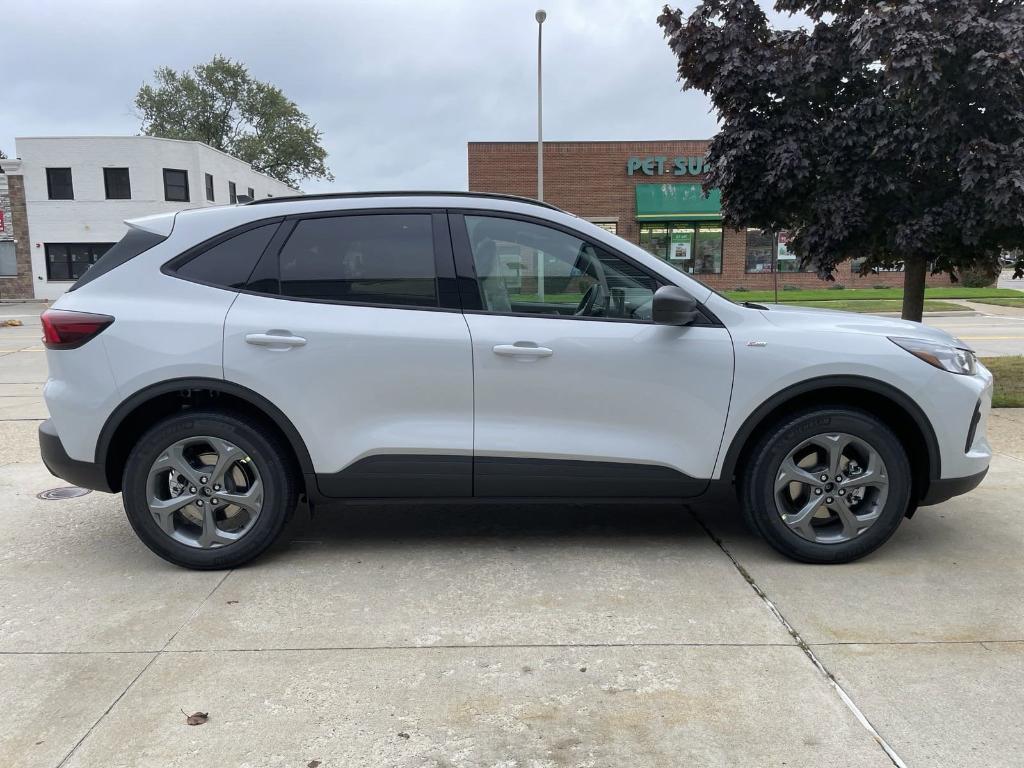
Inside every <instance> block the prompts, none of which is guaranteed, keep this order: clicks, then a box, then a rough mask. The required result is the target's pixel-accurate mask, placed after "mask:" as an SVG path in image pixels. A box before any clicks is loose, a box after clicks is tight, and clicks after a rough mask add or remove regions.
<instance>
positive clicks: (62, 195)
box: [46, 168, 75, 200]
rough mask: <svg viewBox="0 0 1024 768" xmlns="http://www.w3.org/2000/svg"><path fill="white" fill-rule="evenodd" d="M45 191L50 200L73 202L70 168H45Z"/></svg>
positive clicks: (73, 192)
mask: <svg viewBox="0 0 1024 768" xmlns="http://www.w3.org/2000/svg"><path fill="white" fill-rule="evenodd" d="M46 190H47V192H48V195H49V198H50V199H51V200H74V199H75V191H74V189H73V188H72V186H71V169H70V168H47V169H46Z"/></svg>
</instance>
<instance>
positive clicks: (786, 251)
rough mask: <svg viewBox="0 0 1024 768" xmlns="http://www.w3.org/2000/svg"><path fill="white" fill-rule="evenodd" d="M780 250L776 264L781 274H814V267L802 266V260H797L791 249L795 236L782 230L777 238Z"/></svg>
mask: <svg viewBox="0 0 1024 768" xmlns="http://www.w3.org/2000/svg"><path fill="white" fill-rule="evenodd" d="M775 240H776V243H777V248H778V255H777V256H776V264H778V266H779V272H813V271H814V267H812V266H811V265H810V264H808V265H807V266H805V267H801V266H800V259H798V258H797V256H796V254H795V253H794V252H793V249H792V248H791V245H790V244H791V243H792V241H793V236H792V235H791V234H790V233H789V232H786V231H785V230H782V231H781V232H779V234H778V235H777V236H776V238H775Z"/></svg>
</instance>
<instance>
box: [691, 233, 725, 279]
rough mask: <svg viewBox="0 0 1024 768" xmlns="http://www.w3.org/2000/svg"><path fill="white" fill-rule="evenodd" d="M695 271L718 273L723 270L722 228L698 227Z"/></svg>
mask: <svg viewBox="0 0 1024 768" xmlns="http://www.w3.org/2000/svg"><path fill="white" fill-rule="evenodd" d="M692 271H693V273H694V274H697V275H712V274H714V275H717V274H719V273H721V271H722V228H721V227H717V226H707V225H705V224H702V225H700V227H699V228H698V229H697V253H696V256H695V257H694V266H693V270H692Z"/></svg>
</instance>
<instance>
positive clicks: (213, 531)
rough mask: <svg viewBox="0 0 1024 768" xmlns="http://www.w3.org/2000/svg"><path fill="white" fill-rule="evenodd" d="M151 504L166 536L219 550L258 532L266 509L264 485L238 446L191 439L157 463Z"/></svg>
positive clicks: (216, 439) (148, 487)
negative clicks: (257, 528)
mask: <svg viewBox="0 0 1024 768" xmlns="http://www.w3.org/2000/svg"><path fill="white" fill-rule="evenodd" d="M146 502H147V504H148V505H149V511H150V513H152V515H153V519H154V520H155V521H156V523H157V525H158V526H159V527H160V530H162V531H163V532H164V533H165V534H167V535H168V536H170V537H171V538H172V539H174V540H175V541H178V542H180V543H181V544H185V545H186V546H189V547H196V548H199V549H213V548H218V547H224V546H227V545H229V544H233V543H235V542H236V541H238V540H239V539H241V538H242V537H243V536H245V534H246V533H248V532H249V531H250V530H252V528H253V525H254V524H255V523H256V520H257V519H258V518H259V516H260V512H261V511H262V509H263V481H262V479H261V478H260V473H259V470H258V469H257V468H256V465H255V463H254V462H253V460H252V459H251V458H250V457H249V456H248V455H247V454H246V452H245V451H243V450H242V449H241V448H239V447H238V446H237V445H235V444H234V443H231V442H229V441H228V440H224V439H223V438H220V437H211V436H197V437H188V438H185V439H184V440H179V441H177V442H176V443H173V444H172V445H170V446H168V447H167V448H166V449H165V450H163V451H162V452H161V453H160V455H159V456H158V457H157V459H156V461H154V462H153V465H152V467H151V468H150V470H149V476H148V478H147V483H146Z"/></svg>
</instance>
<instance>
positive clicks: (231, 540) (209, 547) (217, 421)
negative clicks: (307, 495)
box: [122, 410, 298, 570]
mask: <svg viewBox="0 0 1024 768" xmlns="http://www.w3.org/2000/svg"><path fill="white" fill-rule="evenodd" d="M122 490H123V493H122V498H123V502H124V508H125V512H126V513H127V515H128V521H129V522H130V523H131V526H132V528H133V529H134V530H135V533H136V534H137V535H138V537H139V538H140V539H141V540H142V542H143V543H144V544H145V545H146V546H147V547H149V548H150V549H151V550H153V552H155V553H156V554H157V555H159V556H160V557H162V558H164V559H165V560H167V561H169V562H171V563H174V564H175V565H180V566H184V567H186V568H195V569H200V570H211V569H218V568H234V567H236V566H238V565H241V564H243V563H246V562H248V561H249V560H252V559H253V558H255V557H257V556H258V555H260V554H261V553H262V552H263V551H265V550H266V549H267V548H268V547H269V546H270V545H271V544H272V543H273V542H274V540H275V539H276V538H277V536H278V534H279V533H280V532H281V529H282V528H283V527H284V524H285V522H286V521H287V520H288V518H289V517H290V516H291V515H292V513H293V512H294V510H295V506H296V503H297V498H298V490H297V482H296V479H295V471H294V470H293V469H292V463H291V461H290V457H289V454H288V452H287V449H286V448H285V447H284V446H283V445H282V444H281V441H280V440H278V439H277V438H276V436H275V435H273V433H269V432H268V431H267V430H260V429H259V428H258V426H257V425H255V424H254V423H253V422H252V421H251V420H246V419H244V418H242V417H241V416H239V415H236V414H233V413H228V412H221V411H208V410H203V411H184V412H181V413H178V414H175V415H173V416H170V417H168V418H167V419H164V420H163V421H161V422H159V423H157V424H156V425H154V426H153V427H152V428H151V429H149V431H147V432H146V433H145V434H144V435H143V436H142V437H141V438H140V439H139V442H138V443H137V444H136V446H135V448H134V449H133V450H132V452H131V455H130V457H129V459H128V463H127V464H126V466H125V469H124V476H123V482H122Z"/></svg>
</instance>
